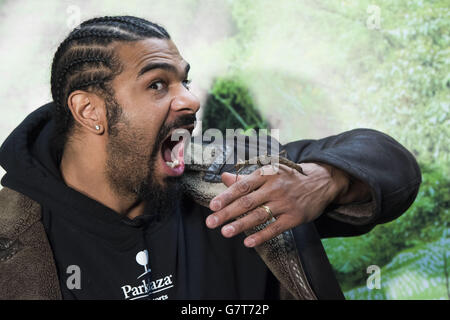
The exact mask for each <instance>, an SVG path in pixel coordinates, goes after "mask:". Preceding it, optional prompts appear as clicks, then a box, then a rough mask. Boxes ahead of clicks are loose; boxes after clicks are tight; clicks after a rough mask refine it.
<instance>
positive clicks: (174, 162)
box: [166, 159, 180, 169]
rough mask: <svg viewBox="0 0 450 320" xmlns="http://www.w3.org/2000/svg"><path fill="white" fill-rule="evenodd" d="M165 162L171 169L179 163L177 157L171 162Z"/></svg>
mask: <svg viewBox="0 0 450 320" xmlns="http://www.w3.org/2000/svg"><path fill="white" fill-rule="evenodd" d="M166 164H167V165H168V166H169V167H171V168H172V169H173V168H175V167H177V166H179V165H180V161H178V159H176V160H175V161H173V162H170V161H166Z"/></svg>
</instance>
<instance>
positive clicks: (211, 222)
mask: <svg viewBox="0 0 450 320" xmlns="http://www.w3.org/2000/svg"><path fill="white" fill-rule="evenodd" d="M218 222H219V219H218V218H217V217H216V216H213V215H211V216H209V217H208V218H206V225H207V226H208V227H210V228H214V227H215V226H216V225H217V223H218Z"/></svg>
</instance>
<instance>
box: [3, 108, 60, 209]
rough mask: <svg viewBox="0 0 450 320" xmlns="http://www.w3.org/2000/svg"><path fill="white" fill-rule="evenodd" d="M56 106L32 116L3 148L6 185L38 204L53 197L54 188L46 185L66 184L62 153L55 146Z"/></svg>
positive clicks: (20, 125) (14, 132) (40, 109)
mask: <svg viewBox="0 0 450 320" xmlns="http://www.w3.org/2000/svg"><path fill="white" fill-rule="evenodd" d="M52 104H53V103H48V104H46V105H44V106H42V107H40V108H39V109H37V110H35V111H34V112H32V113H31V114H30V115H28V116H27V117H26V118H25V120H23V121H22V123H21V124H19V126H18V127H17V128H16V129H15V130H14V131H13V132H12V133H11V134H10V135H9V136H8V138H7V139H6V140H5V141H4V143H3V144H2V146H1V148H0V165H1V166H2V167H3V169H4V170H5V171H6V174H5V175H4V176H3V178H2V180H1V183H2V185H3V186H5V187H9V188H11V189H14V190H16V191H18V192H21V193H23V194H25V195H26V196H28V197H30V198H32V199H33V200H35V201H38V202H42V200H43V198H48V197H50V196H51V194H52V190H51V189H49V188H45V187H44V188H43V186H49V184H51V185H52V186H55V187H62V185H64V182H63V180H62V177H61V174H60V172H59V169H58V167H59V161H60V155H61V150H57V149H56V144H55V143H52V141H53V140H54V134H53V132H54V122H53V120H52Z"/></svg>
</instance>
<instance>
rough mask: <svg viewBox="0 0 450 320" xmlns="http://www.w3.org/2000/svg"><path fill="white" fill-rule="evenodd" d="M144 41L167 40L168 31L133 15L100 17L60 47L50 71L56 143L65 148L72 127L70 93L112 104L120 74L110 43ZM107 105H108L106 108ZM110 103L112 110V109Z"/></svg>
mask: <svg viewBox="0 0 450 320" xmlns="http://www.w3.org/2000/svg"><path fill="white" fill-rule="evenodd" d="M146 38H158V39H167V40H169V39H170V35H169V34H168V33H167V31H166V30H165V29H164V28H163V27H161V26H159V25H157V24H155V23H153V22H150V21H147V20H144V19H141V18H137V17H132V16H114V17H110V16H107V17H99V18H93V19H90V20H87V21H84V22H83V23H81V24H80V26H78V27H77V28H75V29H74V30H73V31H72V32H71V33H70V34H69V35H68V36H67V38H66V39H65V40H64V41H63V42H62V43H61V44H60V45H59V47H58V49H57V50H56V53H55V55H54V57H53V63H52V68H51V80H50V81H51V92H52V97H53V101H54V110H53V111H54V119H55V125H56V141H55V142H56V143H58V144H60V145H62V146H63V145H64V144H65V143H66V141H67V138H68V135H69V133H70V132H71V130H72V128H73V126H74V119H73V116H72V114H71V112H70V110H69V108H68V106H67V99H68V97H69V95H70V93H71V92H73V91H75V90H79V89H83V90H87V91H95V92H98V93H99V94H101V95H103V97H104V98H105V101H114V99H113V96H114V92H113V90H112V88H111V86H110V83H111V81H112V80H113V79H114V78H115V76H117V75H118V74H120V72H121V71H122V66H121V63H120V61H119V59H118V57H117V55H116V53H115V52H114V49H113V43H116V42H133V41H139V40H143V39H146ZM108 107H109V106H108V105H107V108H108ZM114 107H117V106H114V104H112V106H111V108H114ZM118 114H120V112H118V111H117V110H107V116H108V115H111V117H108V119H107V120H108V127H110V126H112V125H113V124H114V122H115V121H116V120H117V119H114V117H112V115H118Z"/></svg>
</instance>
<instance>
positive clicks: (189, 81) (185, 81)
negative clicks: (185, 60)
mask: <svg viewBox="0 0 450 320" xmlns="http://www.w3.org/2000/svg"><path fill="white" fill-rule="evenodd" d="M191 82H192V80H188V79H186V80H184V81H183V86H184V87H185V88H186V89H188V90H189V89H190V88H191V87H190V84H191Z"/></svg>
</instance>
